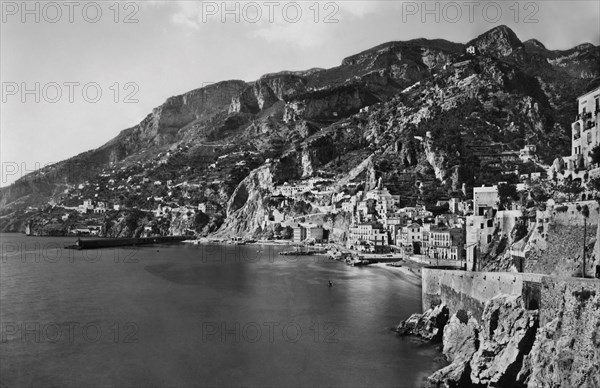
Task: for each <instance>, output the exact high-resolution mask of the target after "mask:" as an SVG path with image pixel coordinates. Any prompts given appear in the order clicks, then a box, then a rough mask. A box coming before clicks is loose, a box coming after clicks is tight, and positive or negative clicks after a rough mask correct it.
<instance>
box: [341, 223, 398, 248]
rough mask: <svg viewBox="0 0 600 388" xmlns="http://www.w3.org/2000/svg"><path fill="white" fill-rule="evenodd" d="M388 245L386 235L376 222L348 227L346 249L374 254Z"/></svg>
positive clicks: (381, 226)
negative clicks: (372, 252) (366, 250)
mask: <svg viewBox="0 0 600 388" xmlns="http://www.w3.org/2000/svg"><path fill="white" fill-rule="evenodd" d="M388 243H389V242H388V233H387V231H386V230H385V229H384V228H383V225H381V224H380V223H378V222H363V223H360V224H358V225H356V226H352V227H350V230H349V232H348V239H347V241H346V245H347V246H348V248H351V249H359V250H360V249H368V250H370V251H375V252H377V251H380V250H383V249H384V247H387V246H388ZM361 247H365V248H361Z"/></svg>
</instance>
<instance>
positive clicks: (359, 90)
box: [0, 26, 600, 235]
mask: <svg viewBox="0 0 600 388" xmlns="http://www.w3.org/2000/svg"><path fill="white" fill-rule="evenodd" d="M468 45H474V46H476V47H477V48H478V52H477V53H476V54H475V55H471V54H468V53H466V52H465V49H466V47H467V46H468ZM599 63H600V49H599V48H598V47H595V46H593V45H589V44H583V45H579V46H577V47H574V48H573V49H571V50H565V51H551V50H547V49H546V48H545V47H544V45H543V44H541V43H540V42H537V41H528V42H525V43H522V42H521V41H520V40H519V39H518V37H517V36H516V35H515V34H514V32H512V31H511V30H510V29H508V28H506V27H504V26H501V27H496V28H494V29H492V30H490V31H488V32H486V33H485V34H482V35H481V36H479V37H477V38H475V39H474V40H473V41H471V42H469V43H468V44H467V45H465V44H461V43H452V42H448V41H445V40H442V39H437V40H426V39H416V40H411V41H406V42H388V43H385V44H382V45H379V46H376V47H374V48H372V49H369V50H365V51H363V52H361V53H358V54H356V55H352V56H350V57H348V58H345V59H344V60H342V62H341V64H340V66H337V67H334V68H331V69H310V70H307V71H301V72H289V71H286V72H279V73H272V74H267V75H265V76H263V77H261V78H260V79H258V80H256V81H253V82H244V81H235V80H234V81H224V82H219V83H216V84H212V85H208V86H205V87H203V88H200V89H195V90H192V91H190V92H188V93H185V94H183V95H180V96H174V97H170V98H168V99H167V100H166V101H165V103H164V104H162V105H161V106H159V107H157V108H155V109H154V110H153V111H152V112H151V113H150V114H149V115H148V116H147V117H146V118H144V119H143V120H142V121H141V122H140V123H139V124H138V125H136V126H134V127H132V128H128V129H125V130H124V131H122V132H121V133H120V134H119V135H118V136H117V137H116V138H115V139H113V140H111V141H109V142H108V143H107V144H105V145H103V146H101V147H99V148H97V149H95V150H91V151H88V152H85V153H82V154H80V155H77V156H75V157H73V158H71V159H69V160H66V161H64V162H60V163H57V164H55V165H52V166H48V167H46V168H44V169H42V170H40V171H38V172H37V173H34V174H30V175H27V176H25V177H23V178H21V179H19V180H18V181H17V182H16V183H15V184H13V185H11V186H10V187H7V188H3V189H1V190H0V229H2V230H9V229H10V230H14V229H15V228H16V229H20V228H22V225H24V222H25V221H26V220H27V219H29V218H30V217H32V216H40V217H42V216H43V215H42V214H37V215H35V214H31V212H28V211H26V209H27V207H28V206H33V207H39V206H42V207H43V206H45V205H46V204H47V203H48V202H49V201H51V200H54V201H55V203H58V204H61V203H64V202H65V201H66V202H69V201H71V202H72V201H75V200H77V201H81V200H82V198H84V197H85V196H89V195H91V196H92V197H94V195H95V194H98V193H100V194H101V195H102V198H101V197H100V196H99V197H94V198H101V199H104V200H106V201H109V202H112V203H116V202H118V203H121V204H122V205H128V207H135V208H145V209H149V208H155V207H156V204H155V203H152V201H151V200H149V199H148V198H154V197H156V198H163V197H165V195H166V193H163V192H162V191H161V190H159V189H158V188H157V187H155V186H154V185H153V184H152V182H155V181H160V182H163V186H164V182H166V181H171V182H172V186H176V185H179V184H182V183H183V182H187V183H190V184H192V185H194V186H193V187H194V188H195V189H194V190H184V191H180V190H175V191H173V193H172V197H171V198H174V199H175V201H174V202H176V205H177V206H179V203H180V202H181V203H183V204H185V205H190V203H194V204H195V203H199V202H202V201H210V202H211V203H214V204H215V205H216V206H217V207H218V208H220V209H229V211H228V212H227V218H228V219H227V220H226V222H225V223H224V224H223V226H222V230H221V233H228V232H229V233H242V234H247V235H250V234H254V233H255V232H256V229H254V228H258V226H259V225H261V224H262V223H263V220H264V217H267V218H269V217H270V210H269V206H270V205H269V204H268V203H269V202H270V198H271V197H272V195H271V194H272V193H271V189H272V187H274V186H277V185H280V184H282V183H284V182H286V181H288V182H295V181H298V180H300V179H306V178H310V177H316V176H319V177H326V178H330V179H332V180H333V181H335V182H346V183H360V182H365V180H366V179H367V178H368V179H371V180H372V179H374V178H379V177H381V178H383V181H384V183H385V185H386V187H388V188H389V189H390V190H391V191H392V193H393V194H399V195H401V198H402V201H403V203H405V204H407V205H408V204H414V203H416V202H417V201H419V202H421V203H435V201H436V200H437V199H439V198H444V197H447V196H448V195H449V194H450V193H451V192H452V191H456V190H458V189H460V188H461V187H462V186H463V185H465V186H466V188H467V190H469V188H470V187H472V186H475V185H477V186H480V185H481V184H489V183H492V182H496V181H498V179H499V178H500V175H501V174H500V172H501V170H503V169H515V168H516V169H519V166H515V165H510V166H508V165H502V166H495V165H494V164H493V162H486V161H484V160H482V159H480V157H481V155H479V154H477V153H476V152H475V151H474V150H475V149H479V148H481V147H482V146H486V145H490V144H495V145H497V146H498V147H500V149H501V150H504V151H517V150H518V149H520V148H521V147H523V145H524V144H535V145H537V149H538V153H539V156H540V159H541V160H542V161H545V162H547V163H551V162H552V161H553V160H554V159H556V156H558V155H562V154H568V153H569V146H568V145H569V139H570V132H569V128H570V123H571V120H572V112H573V111H574V110H575V107H574V106H573V101H574V98H575V97H576V96H577V95H580V94H581V92H582V91H583V90H585V89H586V88H587V87H588V85H589V84H590V82H591V81H592V80H593V79H594V78H595V77H598V76H600V65H599ZM267 160H268V161H269V162H268V161H267ZM367 160H368V164H369V165H370V166H371V167H370V168H369V169H368V174H367V172H366V171H365V170H364V169H361V168H359V167H360V166H361V165H364V164H365V163H366V161H367ZM242 162H244V163H242ZM273 162H276V163H274V164H273ZM269 163H271V164H272V167H273V166H274V167H276V168H277V169H279V172H278V173H275V172H274V171H273V172H272V173H273V177H274V178H273V182H272V185H270V186H269V185H268V187H265V186H262V184H254V183H251V181H254V180H255V179H256V177H257V176H260V175H261V174H262V171H265V169H271V168H272V167H268V166H269ZM256 169H259V170H257V171H256V172H254V171H255V170H256ZM357 171H360V172H359V173H357ZM118 173H119V174H120V173H122V178H120V179H121V181H119V182H118V183H116V184H115V186H116V187H114V188H111V187H109V183H108V182H107V180H108V179H106V176H107V175H111V174H112V175H117V174H118ZM144 179H147V180H148V181H145V180H144ZM132 182H136V184H135V186H132ZM242 182H243V183H242ZM86 184H87V185H88V186H86V187H92V186H95V187H97V191H98V192H93V191H89V190H87V189H85V188H84V189H80V188H78V187H79V186H81V185H84V186H85V185H86ZM138 186H139V189H138V188H136V189H133V188H134V187H138ZM118 187H121V189H119V188H118ZM109 189H110V191H109ZM340 189H342V185H340ZM103 190H104V191H103ZM245 193H247V197H248V198H250V201H249V202H253V201H257V203H255V204H252V205H250V204H248V203H246V202H244V205H243V206H241V207H239V208H237V204H238V203H239V202H240V201H241V198H244V197H246V194H245ZM180 194H181V195H185V197H183V196H182V197H178V198H175V197H174V196H175V195H180ZM104 197H105V198H104ZM136 204H137V205H136ZM313 205H314V204H313ZM191 206H195V205H191ZM294 206H295V208H296V210H298V211H300V210H302V209H308V208H309V207H308V206H305V205H303V204H301V203H297V204H295V205H294V204H290V208H291V207H294ZM220 214H221V213H220ZM217 224H220V223H219V222H216V223H213V225H217ZM339 234H340V235H341V234H342V233H339Z"/></svg>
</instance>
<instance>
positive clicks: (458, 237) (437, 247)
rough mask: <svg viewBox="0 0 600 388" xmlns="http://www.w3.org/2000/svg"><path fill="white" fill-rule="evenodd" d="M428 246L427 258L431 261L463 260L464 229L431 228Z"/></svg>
mask: <svg viewBox="0 0 600 388" xmlns="http://www.w3.org/2000/svg"><path fill="white" fill-rule="evenodd" d="M428 245H429V247H428V248H429V249H428V256H429V257H430V258H432V259H446V260H463V259H464V253H463V251H464V245H465V238H464V229H462V228H452V229H449V228H437V227H432V228H431V231H430V232H429V243H428Z"/></svg>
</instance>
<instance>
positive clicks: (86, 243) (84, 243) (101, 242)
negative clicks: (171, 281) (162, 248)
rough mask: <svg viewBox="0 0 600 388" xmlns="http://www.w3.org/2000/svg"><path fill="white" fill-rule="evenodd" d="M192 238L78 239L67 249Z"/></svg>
mask: <svg viewBox="0 0 600 388" xmlns="http://www.w3.org/2000/svg"><path fill="white" fill-rule="evenodd" d="M188 239H190V237H189V236H157V237H139V238H99V239H93V240H82V239H77V241H76V242H75V244H73V245H67V246H66V247H65V249H77V250H81V249H100V248H112V247H126V246H137V245H150V244H163V243H175V242H181V241H184V240H188Z"/></svg>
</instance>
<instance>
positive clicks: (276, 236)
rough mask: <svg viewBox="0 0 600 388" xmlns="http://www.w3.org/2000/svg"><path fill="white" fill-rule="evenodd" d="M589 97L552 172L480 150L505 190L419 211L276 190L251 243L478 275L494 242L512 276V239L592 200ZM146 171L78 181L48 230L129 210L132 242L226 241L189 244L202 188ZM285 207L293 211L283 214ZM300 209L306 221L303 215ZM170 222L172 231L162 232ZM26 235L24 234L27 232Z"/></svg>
mask: <svg viewBox="0 0 600 388" xmlns="http://www.w3.org/2000/svg"><path fill="white" fill-rule="evenodd" d="M599 94H600V88H595V89H593V90H591V91H589V92H587V93H585V94H583V95H581V96H580V97H579V98H578V99H577V107H578V111H577V112H576V113H574V115H575V120H574V121H573V123H572V126H571V134H572V146H571V151H572V152H571V155H567V156H562V157H560V158H556V159H555V160H554V162H553V163H552V165H544V164H542V163H541V162H540V161H539V159H538V158H537V156H536V147H535V146H533V145H525V147H524V148H523V149H521V150H520V151H497V150H496V151H494V147H484V149H483V150H480V152H482V153H483V154H485V155H486V157H487V158H489V159H484V161H487V162H491V163H492V164H493V163H498V164H500V163H501V162H503V161H504V162H506V161H512V162H513V163H514V165H515V166H516V168H515V170H514V171H508V172H509V174H504V175H503V176H504V177H505V178H506V180H505V181H498V182H497V183H496V184H494V185H489V186H485V185H484V186H481V187H473V188H472V189H470V190H469V191H467V189H466V187H465V185H464V184H463V186H462V189H461V190H459V191H456V192H454V196H446V197H442V198H440V199H438V200H436V202H435V203H429V204H426V203H423V202H421V203H419V201H417V202H416V203H415V204H414V205H412V206H402V202H403V201H402V199H403V198H401V196H400V195H393V194H391V193H390V191H389V190H388V189H387V188H386V185H385V182H384V181H383V180H382V179H381V178H379V179H377V180H374V179H373V178H371V181H368V180H364V181H360V180H354V181H350V182H346V183H345V184H344V186H343V187H341V188H340V185H339V183H338V182H335V181H334V180H333V179H331V178H328V177H312V178H308V179H305V180H300V181H296V182H284V183H283V184H280V185H275V186H273V189H272V193H271V201H272V202H273V203H275V204H277V206H274V207H273V208H272V209H271V211H270V212H269V213H268V214H266V215H265V216H264V220H261V222H260V224H261V225H260V226H261V227H262V229H263V230H272V231H273V232H271V233H270V234H269V235H268V236H263V238H262V239H260V238H259V240H262V241H265V242H266V241H279V242H283V243H285V242H286V241H287V242H288V243H289V244H296V245H315V244H317V245H320V246H324V245H328V244H334V247H335V248H336V249H340V248H342V249H345V250H347V251H348V252H354V253H356V254H357V255H360V256H362V257H363V258H365V257H369V255H371V257H375V256H374V255H377V254H379V255H381V254H387V255H388V257H395V258H403V259H407V258H410V259H412V260H415V261H418V262H420V263H424V264H436V265H446V266H454V267H459V268H463V269H467V270H478V269H481V268H482V262H483V261H484V260H486V261H489V260H491V259H493V257H491V256H490V250H491V248H497V245H498V244H499V243H501V242H502V244H507V243H508V244H510V247H509V249H508V251H509V252H510V257H511V259H512V260H513V267H512V268H513V269H514V270H517V271H518V270H522V267H523V261H524V260H525V259H526V257H527V255H528V252H527V251H526V250H527V249H531V247H529V248H527V246H526V244H525V243H524V241H522V239H523V238H524V237H526V235H527V234H528V233H529V234H530V232H529V231H531V230H534V229H535V230H536V231H537V230H538V229H539V230H540V231H543V230H544V223H548V220H549V218H548V214H549V212H553V213H554V214H556V212H557V211H558V212H561V211H562V212H565V211H567V210H566V209H570V208H571V207H573V208H574V207H578V209H579V210H578V211H579V212H581V207H580V205H579V204H580V203H581V204H582V205H585V206H592V204H595V203H596V202H595V201H596V200H597V199H598V198H599V197H600V191H599V189H600V183H599V182H600V180H599V179H600V167H599V166H600V147H599V144H600V134H599V132H598V131H599V127H598V115H599V113H600V105H599V104H600V102H599V96H598V95H599ZM428 136H430V135H429V134H428ZM183 151H185V148H183V147H179V146H178V147H177V148H176V149H175V150H173V151H168V152H166V153H164V154H159V159H158V160H156V161H154V162H149V163H151V164H156V165H166V164H167V163H168V162H169V160H170V159H171V158H175V159H176V158H177V157H178V154H179V153H181V152H183ZM236 156H241V157H248V156H250V157H251V156H252V155H251V154H250V153H249V152H237V153H236V152H233V153H230V154H226V155H224V156H220V157H218V158H215V160H212V159H210V160H208V161H204V162H205V163H208V165H209V168H213V169H214V168H217V166H218V165H219V163H221V164H222V163H224V162H226V161H227V159H232V160H233V163H234V164H235V165H236V166H238V167H244V166H245V165H246V163H247V162H246V161H243V160H242V161H238V160H237V159H236V158H235V157H236ZM519 163H521V166H526V167H527V168H526V171H528V172H526V173H523V171H520V170H519ZM531 166H533V169H532V167H531ZM148 167H149V165H148V164H140V165H139V166H135V167H133V168H131V167H129V168H125V167H122V168H121V169H120V170H117V169H112V170H105V172H103V173H101V174H100V180H97V181H96V182H95V183H94V184H91V183H90V182H89V181H86V182H82V183H80V184H78V185H75V186H73V187H72V188H70V189H67V190H65V192H64V200H63V201H62V202H59V203H56V202H51V203H50V204H49V206H50V207H51V212H52V214H53V215H55V216H54V217H55V222H57V223H62V224H68V225H69V226H68V229H67V234H68V235H72V236H102V235H105V233H104V234H103V228H104V229H105V228H106V226H105V223H106V218H107V215H110V214H117V213H118V212H120V211H122V210H124V209H127V208H134V209H135V210H136V211H137V212H138V217H142V218H143V217H146V220H147V222H146V223H145V224H144V225H143V227H142V228H138V232H137V235H136V236H137V237H152V236H161V235H163V236H164V235H180V236H189V238H190V239H202V241H220V242H223V241H227V240H228V239H224V238H218V237H214V238H212V237H211V236H210V235H207V234H200V235H199V234H198V230H199V228H198V223H200V224H201V225H206V224H208V223H209V222H210V221H209V220H211V219H213V220H214V219H219V218H221V219H222V218H223V217H224V216H225V215H224V210H225V209H223V208H222V207H221V206H219V205H218V204H217V203H215V202H212V201H209V200H202V197H203V195H198V194H199V193H200V188H201V187H202V182H193V181H187V180H185V181H180V180H179V181H176V180H175V179H166V180H164V181H161V180H153V179H151V178H149V177H145V176H143V174H140V171H144V170H145V169H147V168H148ZM188 169H189V167H188ZM532 171H533V172H532ZM136 173H137V174H136ZM204 183H205V182H204ZM219 183H221V182H220V181H218V180H214V181H211V182H209V184H210V185H214V186H217V185H218V184H219ZM417 184H418V185H419V187H420V189H423V188H425V189H427V186H426V182H418V183H417ZM136 192H140V193H142V192H145V193H148V192H150V193H152V195H151V196H148V197H146V198H144V199H143V202H144V203H145V204H146V205H145V206H142V207H140V206H139V205H138V202H133V201H132V200H131V198H128V194H127V193H136ZM138 198H139V197H138ZM77 201H80V202H79V203H77ZM298 204H300V206H299V205H298ZM302 204H303V205H304V207H305V209H302V207H303V206H301V205H302ZM294 207H295V208H296V209H295V210H296V211H286V209H291V208H294ZM297 208H300V209H297ZM308 209H309V210H310V211H306V210H308ZM29 210H30V211H36V210H39V209H37V208H30V209H29ZM298 210H299V211H298ZM339 214H341V215H344V216H345V217H347V219H348V220H349V223H348V227H347V229H346V230H344V231H343V233H342V235H341V237H342V238H341V239H340V238H334V237H333V231H332V230H331V229H329V228H328V227H327V226H326V225H324V222H323V220H324V219H326V218H327V217H335V216H336V215H339ZM175 219H176V220H177V221H178V222H179V228H174V227H173V225H172V224H171V222H172V221H173V220H175ZM132 222H133V221H132ZM165 225H167V227H166V228H165ZM161 226H162V228H161ZM165 231H166V233H165ZM26 233H28V234H34V232H33V231H32V230H31V229H30V225H27V228H26ZM539 234H540V238H541V239H544V238H547V233H543V232H541V233H539ZM243 240H244V239H241V238H233V239H232V241H236V242H239V241H243ZM253 241H255V240H253ZM595 268H597V267H595ZM596 271H598V270H597V269H596Z"/></svg>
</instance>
